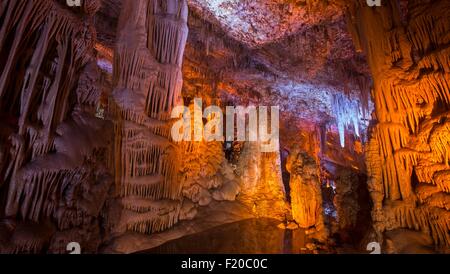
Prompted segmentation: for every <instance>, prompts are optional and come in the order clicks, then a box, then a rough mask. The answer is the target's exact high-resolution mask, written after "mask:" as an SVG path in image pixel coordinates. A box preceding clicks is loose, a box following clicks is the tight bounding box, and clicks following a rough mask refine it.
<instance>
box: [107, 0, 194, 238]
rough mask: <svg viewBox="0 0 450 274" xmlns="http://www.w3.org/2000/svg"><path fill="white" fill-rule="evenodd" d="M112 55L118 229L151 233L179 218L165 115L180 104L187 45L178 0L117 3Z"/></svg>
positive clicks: (173, 150) (173, 149)
mask: <svg viewBox="0 0 450 274" xmlns="http://www.w3.org/2000/svg"><path fill="white" fill-rule="evenodd" d="M123 7H124V9H123V10H122V13H121V17H120V20H119V30H118V34H117V36H118V37H117V45H116V51H115V57H114V75H113V84H114V91H113V96H114V102H113V105H114V107H113V108H114V112H115V113H118V115H119V116H120V117H121V119H120V121H119V122H117V123H116V128H117V133H116V134H117V135H119V136H120V139H121V142H120V144H118V146H117V149H116V155H117V157H118V158H119V159H120V160H118V162H117V164H118V166H117V168H118V173H119V175H118V184H119V189H120V193H119V195H120V196H121V197H123V198H122V204H123V206H124V211H123V212H122V217H121V219H120V227H119V230H128V231H136V232H141V233H153V232H156V231H161V230H164V229H166V228H168V227H171V226H172V225H173V224H175V223H176V222H177V221H178V217H179V214H180V208H181V202H180V199H181V194H182V193H181V192H182V184H181V183H180V178H178V170H179V168H180V163H179V161H178V159H179V158H178V157H179V155H178V154H177V151H178V148H177V146H176V145H175V144H174V143H172V142H171V141H170V136H169V132H170V125H171V122H170V121H169V119H168V118H169V116H170V112H171V110H172V108H173V107H174V106H175V105H176V104H177V103H178V102H180V98H181V97H180V96H181V88H182V75H181V64H182V58H183V53H184V48H185V44H186V39H187V34H188V29H187V15H188V11H187V3H186V1H184V0H181V1H178V0H169V1H160V0H150V1H148V0H139V1H135V0H128V1H124V3H123Z"/></svg>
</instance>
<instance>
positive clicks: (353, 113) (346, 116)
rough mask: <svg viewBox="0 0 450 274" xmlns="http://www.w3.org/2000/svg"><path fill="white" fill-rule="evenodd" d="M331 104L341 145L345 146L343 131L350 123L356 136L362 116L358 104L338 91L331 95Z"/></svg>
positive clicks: (358, 132)
mask: <svg viewBox="0 0 450 274" xmlns="http://www.w3.org/2000/svg"><path fill="white" fill-rule="evenodd" d="M332 106H333V111H334V113H335V115H336V120H337V126H338V130H339V138H340V142H341V146H342V147H345V131H346V128H347V127H348V126H350V125H352V126H353V129H354V131H355V134H356V136H358V137H359V136H360V122H361V119H362V118H363V117H362V112H361V111H360V104H359V102H355V101H350V100H349V99H348V98H347V97H346V96H345V95H343V94H341V93H339V94H336V95H335V96H334V97H333V102H332Z"/></svg>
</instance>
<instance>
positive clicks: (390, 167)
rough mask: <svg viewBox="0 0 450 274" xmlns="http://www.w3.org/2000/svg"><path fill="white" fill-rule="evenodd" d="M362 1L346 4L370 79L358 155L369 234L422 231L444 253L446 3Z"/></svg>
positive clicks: (447, 234) (447, 220)
mask: <svg viewBox="0 0 450 274" xmlns="http://www.w3.org/2000/svg"><path fill="white" fill-rule="evenodd" d="M365 2H366V1H354V2H353V3H352V4H351V5H349V9H348V11H349V13H348V16H349V19H350V24H349V27H350V29H351V30H353V31H352V33H353V34H354V37H353V38H354V40H355V45H360V49H362V50H364V51H365V52H366V54H367V57H368V61H369V65H370V68H371V71H372V74H373V78H374V87H373V93H372V95H373V97H374V100H375V114H376V119H377V124H376V125H375V126H374V127H373V128H372V131H371V138H370V141H369V144H368V146H367V149H366V151H367V152H366V153H367V167H368V173H369V187H370V191H371V195H372V198H373V200H374V210H373V220H374V222H375V228H376V229H377V231H378V232H379V234H380V235H381V233H382V232H384V231H386V230H393V229H396V228H409V229H413V230H418V231H423V232H426V233H428V234H429V235H430V236H431V237H432V238H433V239H434V242H435V244H436V245H438V246H447V247H448V246H449V245H450V211H449V208H448V201H449V198H448V197H449V183H450V180H449V175H448V174H449V172H450V171H449V165H448V163H449V153H448V150H449V147H450V138H449V136H450V123H449V109H450V92H449V90H450V86H449V83H450V78H449V75H450V74H449V71H450V67H449V50H450V47H449V46H448V45H449V36H448V33H449V31H450V28H449V27H450V21H449V20H450V19H449V17H448V11H449V10H450V3H449V2H448V1H445V0H443V1H433V2H427V1H408V3H407V5H402V6H400V5H397V1H384V2H385V3H384V4H383V6H382V7H376V8H369V7H367V5H366V4H365ZM402 4H404V3H402Z"/></svg>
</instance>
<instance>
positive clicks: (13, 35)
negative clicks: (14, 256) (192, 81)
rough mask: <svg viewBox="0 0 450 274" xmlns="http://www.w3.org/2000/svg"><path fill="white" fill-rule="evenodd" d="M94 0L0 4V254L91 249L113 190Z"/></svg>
mask: <svg viewBox="0 0 450 274" xmlns="http://www.w3.org/2000/svg"><path fill="white" fill-rule="evenodd" d="M99 6H100V1H93V0H92V1H83V4H82V6H81V7H76V8H74V9H70V8H69V7H67V5H66V4H65V1H54V0H32V1H26V0H12V1H9V0H6V1H2V3H1V4H0V22H1V23H0V56H1V58H0V66H1V69H0V75H1V76H0V104H1V112H0V113H1V114H0V115H1V117H2V119H1V123H2V126H1V131H0V134H1V135H0V151H1V154H0V161H1V164H0V187H1V192H2V198H1V207H0V208H1V209H2V210H1V211H2V212H1V213H0V218H2V220H1V224H0V227H1V229H0V231H1V233H0V237H1V241H0V242H1V244H0V251H1V252H7V253H11V252H14V253H28V252H41V251H44V250H47V251H48V252H53V253H62V252H64V253H65V252H66V245H67V243H68V242H70V241H77V242H80V243H81V244H82V245H83V248H84V251H85V252H95V251H96V250H97V248H98V246H99V244H100V242H101V239H102V237H103V235H102V232H101V230H102V227H103V228H105V229H104V230H107V228H106V226H105V225H103V224H102V222H103V220H102V217H101V216H102V214H103V212H104V211H103V209H104V204H105V201H106V200H107V199H108V194H109V191H110V190H111V188H112V182H113V178H112V177H111V175H110V174H111V172H110V171H111V170H112V168H113V167H112V157H113V147H112V144H113V137H114V136H113V132H112V130H111V128H112V123H111V121H109V117H105V116H104V115H103V114H102V113H103V112H102V111H100V112H99V110H101V109H99V102H100V100H101V97H102V90H101V88H100V82H99V76H100V73H99V71H98V68H97V65H96V63H95V62H96V59H95V55H94V42H95V37H96V32H95V29H94V28H93V24H92V20H93V15H94V14H95V12H96V11H97V10H98V8H99Z"/></svg>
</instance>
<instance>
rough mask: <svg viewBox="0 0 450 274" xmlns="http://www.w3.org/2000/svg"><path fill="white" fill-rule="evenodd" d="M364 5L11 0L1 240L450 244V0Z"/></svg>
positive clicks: (362, 0) (300, 0)
mask: <svg viewBox="0 0 450 274" xmlns="http://www.w3.org/2000/svg"><path fill="white" fill-rule="evenodd" d="M366 2H367V1H366V0H351V1H344V0H337V1H325V0H289V1H287V0H285V1H284V0H256V1H233V0H214V1H209V0H81V1H80V3H81V6H68V5H67V2H66V0H3V1H1V2H0V117H1V120H0V123H1V124H2V125H1V127H0V253H67V249H66V247H67V245H68V244H69V243H70V242H77V243H79V244H80V246H81V247H82V251H83V252H84V253H133V252H149V253H152V252H165V251H166V250H172V251H175V252H183V251H186V250H195V251H197V252H215V253H220V252H224V253H230V252H231V253H233V252H237V253H241V252H245V251H251V252H252V253H267V252H268V253H282V252H289V253H346V252H359V253H368V251H367V250H366V247H367V244H369V243H373V242H375V243H379V244H380V246H381V249H382V252H384V253H414V252H427V253H428V252H429V253H448V252H449V248H450V194H449V192H450V84H449V83H450V77H449V75H450V58H449V56H450V18H449V16H448V15H449V14H450V2H449V1H446V0H434V1H423V0H386V1H382V6H381V7H369V6H368V5H367V3H366ZM196 98H200V99H201V100H202V102H203V105H202V109H200V111H202V110H204V109H205V108H207V107H208V106H218V107H219V109H221V110H222V112H223V114H224V118H230V117H227V115H228V116H230V115H231V114H230V113H227V111H226V108H227V107H229V106H231V107H237V106H242V107H243V108H246V107H250V106H279V109H280V121H279V125H280V126H279V148H278V147H277V149H276V151H272V152H267V151H264V150H262V149H261V148H262V146H263V145H264V142H263V141H261V140H259V141H251V140H245V141H244V140H238V139H234V140H229V139H226V138H224V139H223V140H216V141H209V140H206V139H202V140H193V141H188V140H183V141H180V142H178V141H175V140H174V138H173V136H172V133H173V132H172V126H173V125H174V124H175V123H176V122H177V121H178V120H177V118H178V117H174V116H173V115H171V114H172V113H171V112H172V110H174V109H176V108H177V107H178V106H182V105H184V106H186V109H187V110H188V111H187V112H194V109H195V108H196V107H197V106H196V105H195V99H196ZM259 115H261V114H259ZM249 116H251V115H249ZM189 117H190V118H189V121H188V122H192V124H193V125H194V126H193V127H191V128H189V130H187V129H185V130H186V132H185V133H186V134H187V135H189V133H191V135H194V134H195V132H196V131H198V130H200V131H202V129H204V127H205V125H207V124H208V122H211V120H213V119H214V118H216V116H214V115H209V116H208V115H206V116H205V117H201V118H200V119H195V117H193V116H189ZM233 117H234V116H233ZM256 117H258V115H256ZM191 118H192V121H191ZM248 124H250V122H248V123H247V125H248ZM227 126H228V125H227V123H224V129H225V128H226V127H227ZM234 126H236V127H238V126H237V125H236V124H235V125H234ZM215 130H219V128H216V129H215ZM233 130H234V127H233ZM216 133H217V132H216ZM247 133H248V134H249V135H251V134H252V131H251V129H250V130H248V132H247ZM214 237H216V238H214ZM210 238H214V239H215V241H218V242H217V243H220V241H225V242H226V243H227V244H223V245H220V244H218V247H217V248H221V249H219V250H212V249H213V248H215V247H216V246H215V245H211V246H204V247H202V246H200V245H201V244H202V243H201V241H199V240H198V239H210ZM287 238H288V239H289V242H290V247H289V250H287V249H286V246H285V242H286V239H287ZM196 239H197V240H196ZM239 239H240V240H239ZM258 240H260V241H263V242H264V243H262V242H261V243H260V244H258V245H256V246H255V245H254V244H255V242H257V241H258ZM405 241H408V243H407V244H406V243H405ZM252 244H253V245H252ZM202 248H203V249H202Z"/></svg>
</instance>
